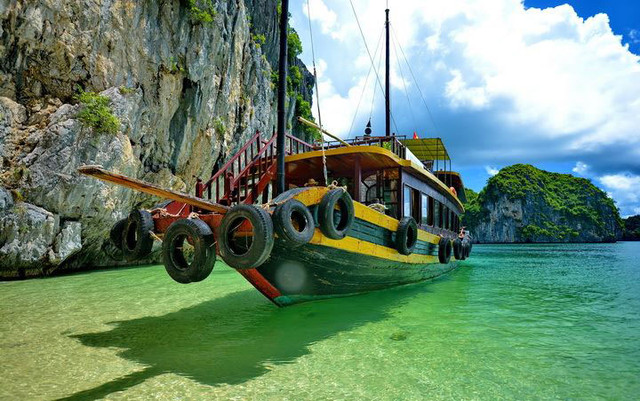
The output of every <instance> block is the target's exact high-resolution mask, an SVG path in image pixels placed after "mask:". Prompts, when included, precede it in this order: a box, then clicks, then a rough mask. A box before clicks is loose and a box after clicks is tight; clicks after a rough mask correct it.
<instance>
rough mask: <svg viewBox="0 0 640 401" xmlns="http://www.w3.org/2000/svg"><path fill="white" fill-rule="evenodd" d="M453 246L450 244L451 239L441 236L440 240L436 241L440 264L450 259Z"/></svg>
mask: <svg viewBox="0 0 640 401" xmlns="http://www.w3.org/2000/svg"><path fill="white" fill-rule="evenodd" d="M452 248H453V246H452V245H451V240H450V239H448V238H444V237H441V238H440V242H439V243H438V260H439V261H440V263H442V264H447V263H449V261H450V260H451V253H452Z"/></svg>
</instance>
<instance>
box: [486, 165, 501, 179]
mask: <svg viewBox="0 0 640 401" xmlns="http://www.w3.org/2000/svg"><path fill="white" fill-rule="evenodd" d="M484 169H485V170H486V172H487V174H489V175H490V176H492V177H493V176H494V175H496V174H498V173H499V172H500V170H498V169H497V168H495V167H491V166H484Z"/></svg>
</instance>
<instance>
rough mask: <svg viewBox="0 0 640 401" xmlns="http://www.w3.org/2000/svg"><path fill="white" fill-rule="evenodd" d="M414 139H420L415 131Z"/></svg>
mask: <svg viewBox="0 0 640 401" xmlns="http://www.w3.org/2000/svg"><path fill="white" fill-rule="evenodd" d="M413 139H420V138H419V137H418V134H417V133H416V132H415V131H413Z"/></svg>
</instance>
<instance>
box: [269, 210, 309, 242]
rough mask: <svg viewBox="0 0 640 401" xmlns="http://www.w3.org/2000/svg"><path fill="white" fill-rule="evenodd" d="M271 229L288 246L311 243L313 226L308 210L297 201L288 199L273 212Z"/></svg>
mask: <svg viewBox="0 0 640 401" xmlns="http://www.w3.org/2000/svg"><path fill="white" fill-rule="evenodd" d="M273 228H274V230H275V232H276V234H278V237H279V238H282V239H283V240H284V241H286V242H287V243H288V244H291V245H294V246H299V245H304V244H306V243H308V242H309V241H311V238H312V237H313V232H314V230H315V224H314V222H313V215H312V214H311V212H310V211H309V209H308V208H307V207H306V206H305V205H304V203H302V202H300V201H299V200H297V199H289V200H288V201H286V202H285V203H283V204H281V205H278V207H276V210H275V211H274V212H273Z"/></svg>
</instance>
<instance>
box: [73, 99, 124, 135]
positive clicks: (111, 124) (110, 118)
mask: <svg viewBox="0 0 640 401" xmlns="http://www.w3.org/2000/svg"><path fill="white" fill-rule="evenodd" d="M75 99H76V100H77V101H78V102H80V104H81V105H82V108H81V109H80V111H79V112H78V114H77V116H76V117H77V118H78V120H80V122H81V123H82V124H84V125H85V126H89V127H91V128H93V130H94V131H95V132H98V133H108V134H116V133H117V132H118V130H119V129H120V120H118V118H117V117H116V116H114V115H113V113H112V112H111V106H110V103H111V100H110V99H109V98H108V97H106V96H102V95H99V94H97V93H95V92H84V91H80V93H78V94H77V95H76V96H75Z"/></svg>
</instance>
